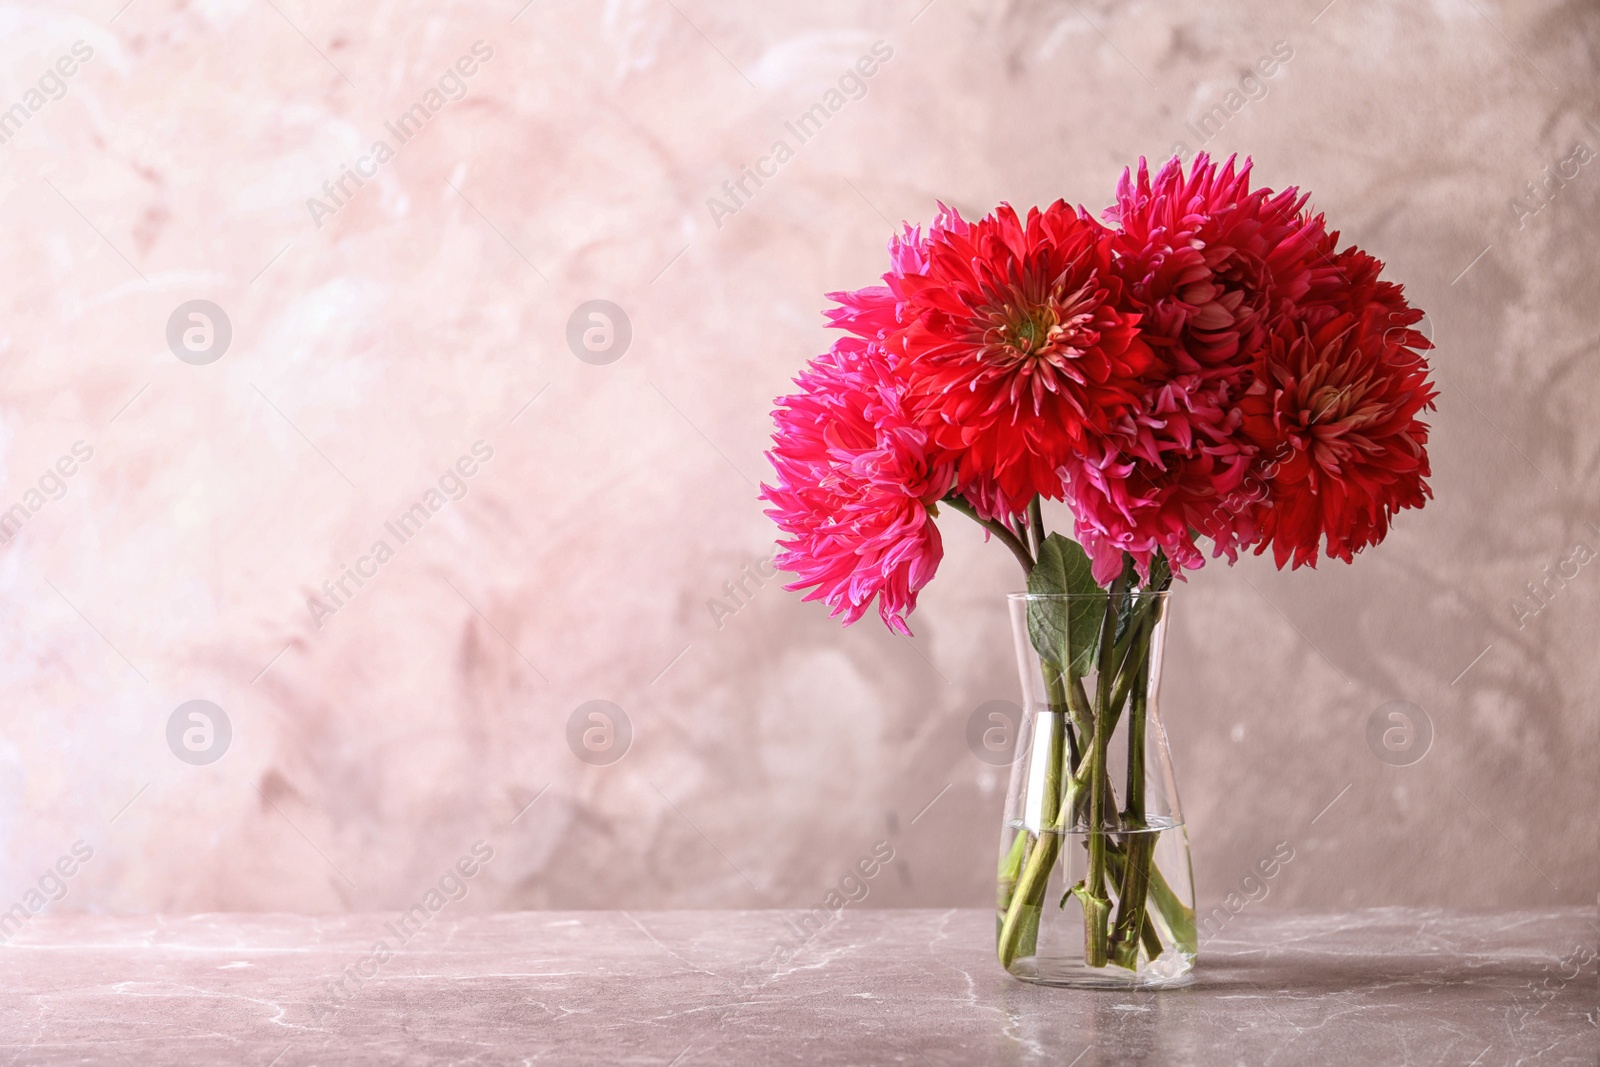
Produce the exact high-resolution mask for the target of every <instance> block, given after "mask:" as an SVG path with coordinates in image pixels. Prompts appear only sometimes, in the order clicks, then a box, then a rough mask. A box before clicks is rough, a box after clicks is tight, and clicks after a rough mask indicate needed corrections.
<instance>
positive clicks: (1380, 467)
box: [1244, 301, 1438, 567]
mask: <svg viewBox="0 0 1600 1067" xmlns="http://www.w3.org/2000/svg"><path fill="white" fill-rule="evenodd" d="M1391 313H1392V312H1391V311H1389V310H1388V308H1387V307H1386V306H1385V305H1384V304H1383V303H1382V302H1381V301H1379V302H1374V303H1370V304H1368V306H1367V307H1366V308H1365V309H1364V310H1363V311H1361V313H1360V314H1359V315H1355V314H1349V313H1340V314H1336V315H1334V316H1333V317H1331V318H1326V320H1325V321H1323V322H1322V323H1321V325H1318V326H1312V325H1310V324H1309V323H1307V322H1301V321H1286V322H1284V323H1283V324H1282V325H1281V326H1280V327H1279V329H1278V330H1277V331H1276V332H1275V333H1274V334H1273V335H1272V336H1271V337H1270V338H1268V341H1267V344H1266V346H1265V348H1264V349H1263V351H1262V353H1261V355H1260V357H1259V358H1258V360H1257V370H1256V382H1255V384H1254V385H1253V386H1252V387H1251V389H1250V394H1249V395H1248V396H1247V397H1245V400H1244V409H1245V422H1244V430H1245V432H1246V433H1247V434H1248V435H1249V436H1250V438H1251V439H1252V440H1253V441H1255V443H1256V445H1257V447H1258V448H1260V450H1261V452H1262V455H1263V456H1265V457H1270V460H1269V462H1268V463H1267V464H1266V465H1265V466H1264V467H1263V470H1262V472H1261V473H1262V477H1263V478H1264V480H1265V484H1266V499H1264V500H1262V501H1260V502H1259V503H1257V504H1256V505H1255V507H1254V509H1253V510H1254V514H1255V519H1256V521H1257V522H1258V523H1259V524H1260V525H1261V529H1262V532H1263V533H1264V534H1265V537H1266V540H1263V541H1262V543H1261V544H1259V545H1258V546H1257V547H1256V552H1257V553H1261V552H1264V551H1265V550H1266V547H1267V544H1269V543H1270V544H1271V545H1272V547H1273V557H1274V559H1275V561H1276V563H1277V565H1278V566H1279V567H1282V566H1283V565H1284V563H1286V562H1288V561H1290V560H1291V559H1292V560H1293V565H1294V566H1295V567H1299V566H1300V565H1302V564H1309V565H1311V566H1313V567H1314V566H1316V562H1317V552H1318V549H1319V547H1320V546H1321V545H1322V542H1323V541H1324V540H1326V549H1325V550H1326V552H1327V554H1328V556H1330V557H1331V558H1334V559H1342V560H1344V561H1345V562H1346V563H1349V562H1350V561H1351V556H1352V555H1353V554H1354V553H1356V552H1359V551H1360V550H1361V549H1363V548H1365V547H1367V546H1368V545H1373V544H1377V543H1378V542H1379V541H1381V540H1382V539H1383V537H1384V535H1385V534H1386V533H1388V530H1389V520H1390V519H1391V518H1392V517H1393V516H1394V514H1395V513H1396V512H1397V511H1399V510H1400V509H1402V508H1420V507H1422V505H1423V504H1424V503H1425V502H1426V501H1427V499H1428V498H1429V497H1430V496H1432V495H1433V494H1432V491H1431V490H1430V489H1429V488H1428V484H1427V482H1426V481H1424V479H1425V478H1427V477H1428V475H1429V473H1430V471H1429V468H1428V452H1427V443H1428V427H1427V424H1426V423H1424V422H1422V421H1420V420H1419V419H1418V418H1417V415H1418V414H1419V413H1420V412H1421V411H1423V410H1424V409H1426V410H1432V409H1433V400H1434V397H1436V396H1437V395H1438V394H1437V393H1436V392H1435V391H1434V389H1433V387H1432V385H1431V383H1429V381H1428V364H1427V361H1426V360H1425V359H1424V358H1423V357H1422V355H1421V354H1420V353H1421V351H1422V350H1425V349H1428V348H1431V347H1432V345H1430V344H1429V343H1428V341H1427V340H1426V339H1425V338H1423V337H1422V336H1421V335H1420V334H1418V333H1416V332H1415V331H1411V330H1405V329H1400V330H1397V329H1395V328H1393V327H1391V325H1390V321H1389V315H1390V314H1391Z"/></svg>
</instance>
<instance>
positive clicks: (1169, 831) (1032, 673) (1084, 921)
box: [996, 583, 1196, 988]
mask: <svg viewBox="0 0 1600 1067" xmlns="http://www.w3.org/2000/svg"><path fill="white" fill-rule="evenodd" d="M1119 584H1120V583H1119ZM1009 599H1010V608H1011V622H1012V629H1013V632H1014V634H1015V637H1016V642H1017V666H1018V668H1019V670H1020V671H1021V672H1022V693H1023V717H1022V726H1021V729H1020V730H1019V731H1018V736H1017V752H1016V756H1015V758H1014V759H1013V761H1012V765H1011V784H1010V788H1009V790H1008V793H1007V798H1006V812H1005V823H1004V826H1003V827H1002V830H1001V837H1000V872H999V893H998V898H997V909H996V949H997V952H998V955H999V958H1000V963H1001V965H1002V966H1003V967H1005V969H1006V970H1007V971H1008V972H1010V973H1011V974H1012V975H1013V976H1015V977H1016V978H1020V979H1022V980H1023V981H1026V982H1038V983H1043V984H1046V985H1062V986H1090V987H1118V988H1129V987H1142V988H1154V987H1163V986H1174V985H1182V984H1185V983H1186V982H1187V981H1189V980H1190V972H1191V971H1192V970H1193V968H1194V961H1195V953H1196V938H1195V917H1194V888H1193V877H1192V875H1191V873H1190V868H1189V841H1188V837H1187V835H1186V833H1185V831H1184V826H1183V810H1182V808H1181V807H1180V806H1179V804H1178V790H1177V785H1176V783H1175V781H1174V780H1173V775H1172V756H1171V752H1170V750H1169V748H1168V746H1167V735H1166V731H1165V730H1164V729H1163V728H1162V725H1161V717H1160V714H1159V712H1158V711H1157V708H1156V690H1157V688H1158V687H1159V685H1160V682H1161V652H1162V645H1163V643H1164V638H1165V635H1166V618H1167V593H1166V592H1164V591H1163V592H1152V591H1123V590H1121V589H1115V590H1113V591H1110V592H1106V593H1101V594H1095V595H1078V594H1056V595H1040V594H1032V593H1014V594H1012V595H1011V596H1010V598H1009Z"/></svg>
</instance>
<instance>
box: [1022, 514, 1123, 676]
mask: <svg viewBox="0 0 1600 1067" xmlns="http://www.w3.org/2000/svg"><path fill="white" fill-rule="evenodd" d="M1028 592H1030V593H1033V594H1034V595H1036V596H1038V595H1052V596H1060V595H1063V594H1075V595H1076V596H1078V597H1083V599H1081V600H1080V599H1072V600H1030V601H1029V602H1028V636H1029V638H1030V639H1032V641H1033V647H1034V649H1035V650H1036V651H1037V652H1038V653H1039V655H1040V656H1043V657H1044V658H1045V659H1047V660H1049V661H1050V662H1051V663H1054V664H1057V665H1058V666H1062V667H1065V668H1066V669H1067V670H1069V671H1071V673H1072V674H1073V675H1074V676H1075V677H1081V676H1082V675H1084V674H1085V673H1087V672H1088V671H1089V670H1090V669H1091V668H1092V667H1093V666H1094V659H1095V655H1096V654H1097V653H1098V652H1099V639H1100V620H1101V619H1102V618H1104V617H1105V611H1106V604H1105V600H1104V599H1103V598H1101V597H1100V596H1098V595H1097V594H1099V593H1101V592H1102V590H1101V588H1100V587H1099V586H1098V585H1096V584H1095V580H1094V574H1093V572H1092V571H1091V569H1090V567H1089V556H1088V554H1087V553H1085V552H1084V550H1083V546H1082V545H1080V544H1078V542H1076V541H1074V540H1072V539H1071V538H1070V537H1063V536H1062V535H1061V534H1058V533H1053V534H1051V535H1050V536H1049V537H1047V538H1045V541H1044V544H1043V545H1041V546H1040V548H1039V562H1038V563H1037V564H1035V565H1034V568H1033V572H1032V573H1031V574H1029V575H1028Z"/></svg>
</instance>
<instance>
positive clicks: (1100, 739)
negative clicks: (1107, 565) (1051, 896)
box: [1082, 577, 1124, 967]
mask: <svg viewBox="0 0 1600 1067" xmlns="http://www.w3.org/2000/svg"><path fill="white" fill-rule="evenodd" d="M1123 584H1124V583H1123V580H1122V578H1121V577H1118V578H1117V579H1116V581H1114V582H1112V583H1111V589H1110V591H1109V592H1108V593H1107V594H1106V613H1105V618H1104V619H1103V620H1102V621H1101V624H1100V661H1099V663H1100V670H1099V673H1098V676H1097V677H1096V679H1095V706H1094V748H1093V750H1092V751H1091V753H1090V755H1089V764H1090V770H1089V826H1088V833H1089V872H1088V875H1087V876H1086V877H1085V878H1084V893H1083V894H1082V900H1083V929H1084V946H1083V954H1084V962H1085V963H1087V964H1088V965H1089V966H1090V967H1104V966H1105V965H1106V959H1107V930H1106V923H1107V920H1108V919H1109V918H1110V911H1111V901H1110V899H1109V898H1108V897H1107V896H1106V889H1105V879H1106V825H1105V824H1106V796H1107V794H1108V793H1109V792H1110V790H1109V785H1110V783H1109V781H1108V780H1107V778H1106V773H1105V766H1106V746H1107V744H1108V742H1109V741H1110V733H1111V726H1112V722H1111V706H1110V704H1111V692H1112V689H1113V687H1114V686H1115V679H1114V675H1113V670H1112V668H1111V664H1112V662H1113V659H1112V650H1113V646H1114V645H1115V644H1116V636H1117V611H1118V608H1119V606H1120V602H1121V600H1122V591H1123Z"/></svg>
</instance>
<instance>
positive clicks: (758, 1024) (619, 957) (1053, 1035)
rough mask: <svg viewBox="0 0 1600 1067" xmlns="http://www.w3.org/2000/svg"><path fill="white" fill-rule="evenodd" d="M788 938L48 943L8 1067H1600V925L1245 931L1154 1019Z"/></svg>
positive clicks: (18, 998)
mask: <svg viewBox="0 0 1600 1067" xmlns="http://www.w3.org/2000/svg"><path fill="white" fill-rule="evenodd" d="M794 917H795V915H794V913H789V912H777V911H765V912H763V911H747V912H703V911H702V912H696V911H674V912H517V913H508V914H498V915H486V916H462V917H455V916H452V915H451V914H450V909H449V906H448V904H446V905H445V906H444V907H442V908H441V909H440V911H439V912H438V913H437V914H434V915H431V916H429V917H428V921H427V922H426V923H421V924H418V925H413V926H411V927H407V928H404V929H401V928H399V927H397V926H396V925H395V924H396V922H397V920H396V918H395V917H394V916H390V915H341V916H298V915H242V914H227V915H201V916H192V917H184V918H177V917H132V918H129V917H122V918H109V917H101V916H40V917H36V918H34V919H32V920H31V922H29V923H28V924H27V925H26V926H24V927H23V928H22V929H21V930H19V931H17V932H15V933H14V934H13V935H12V936H11V938H10V940H9V942H8V943H6V944H4V945H0V963H3V966H0V1065H3V1064H7V1063H11V1064H16V1065H18V1067H22V1065H26V1064H64V1063H111V1064H116V1063H127V1064H130V1065H137V1067H146V1065H158V1064H210V1063H217V1064H235V1065H237V1064H245V1065H252V1067H269V1065H271V1067H303V1065H311V1064H369V1063H370V1064H398V1063H405V1064H412V1063H416V1064H421V1063H430V1064H432V1063H438V1064H531V1063H549V1064H591V1063H592V1064H641V1065H643V1064H653V1065H658V1067H667V1065H671V1067H694V1065H706V1064H740V1065H744V1064H769V1063H770V1064H806V1065H810V1067H816V1065H828V1064H908V1065H945V1064H989V1063H994V1064H1012V1063H1016V1064H1031V1063H1040V1064H1045V1063H1048V1064H1053V1065H1056V1067H1091V1065H1093V1064H1101V1063H1152V1064H1157V1063H1159V1064H1191V1063H1192V1064H1229V1065H1232V1064H1318V1063H1325V1064H1339V1065H1346V1064H1365V1063H1377V1064H1456V1065H1460V1067H1468V1065H1471V1067H1496V1065H1503V1064H1522V1063H1528V1064H1583V1065H1584V1067H1593V1065H1594V1064H1596V1062H1597V1061H1600V1030H1597V1022H1600V1007H1597V992H1600V984H1597V979H1596V969H1595V962H1594V961H1595V943H1596V931H1597V928H1600V927H1597V925H1596V922H1595V913H1594V911H1593V909H1588V908H1566V909H1554V910H1542V911H1517V912H1497V913H1492V914H1475V913H1461V912H1443V911H1436V910H1419V909H1400V908H1386V909H1374V910H1366V911H1359V912H1348V913H1340V914H1296V913H1281V912H1273V911H1271V910H1268V909H1265V908H1263V909H1259V910H1257V911H1253V912H1252V911H1249V910H1247V911H1245V912H1242V913H1241V914H1240V915H1239V916H1237V917H1235V918H1233V919H1232V920H1231V921H1230V922H1229V923H1228V925H1227V926H1225V927H1224V928H1223V929H1221V930H1220V931H1219V932H1218V933H1217V935H1216V936H1214V937H1213V938H1212V939H1211V940H1209V941H1207V942H1206V943H1205V944H1204V945H1203V946H1202V952H1201V964H1200V968H1199V970H1198V972H1197V974H1198V979H1197V981H1196V982H1195V983H1194V984H1192V985H1190V986H1188V987H1186V988H1183V989H1177V990H1167V991H1163V992H1160V993H1145V992H1120V993H1119V992H1088V991H1067V990H1059V989H1045V988H1038V987H1033V986H1028V985H1024V984H1022V983H1019V982H1016V981H1013V980H1012V979H1010V978H1009V977H1007V976H1006V975H1005V974H1004V973H1002V972H1001V971H1000V970H999V968H998V966H997V964H996V963H995V962H994V960H993V957H992V954H991V939H992V936H993V923H994V919H993V915H992V914H991V913H988V912H984V911H979V910H950V911H909V910H908V911H890V910H884V911H871V910H859V911H858V910H853V909H846V910H845V911H844V912H842V913H841V914H840V916H839V917H838V919H837V920H836V921H834V922H833V924H832V925H831V926H829V927H827V928H825V929H824V930H822V931H821V932H820V933H818V934H816V935H815V936H814V937H812V938H810V939H809V940H806V941H803V940H802V935H800V934H799V933H797V932H796V929H795V927H794V926H792V925H791V920H792V919H793V918H794ZM419 926H420V928H419ZM380 943H381V944H382V946H383V947H382V949H381V950H380V949H378V946H379V945H380ZM375 950H377V951H375ZM341 978H342V979H343V981H342V986H341V985H339V984H337V983H339V982H340V980H341Z"/></svg>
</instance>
